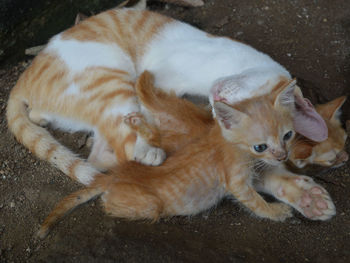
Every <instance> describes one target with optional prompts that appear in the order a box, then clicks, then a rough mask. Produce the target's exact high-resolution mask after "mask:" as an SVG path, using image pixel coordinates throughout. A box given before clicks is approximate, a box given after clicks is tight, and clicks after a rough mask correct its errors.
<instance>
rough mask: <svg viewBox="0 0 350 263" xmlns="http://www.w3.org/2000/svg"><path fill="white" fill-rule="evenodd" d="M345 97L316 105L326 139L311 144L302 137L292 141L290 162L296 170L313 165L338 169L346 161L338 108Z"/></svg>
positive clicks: (343, 133) (346, 155)
mask: <svg viewBox="0 0 350 263" xmlns="http://www.w3.org/2000/svg"><path fill="white" fill-rule="evenodd" d="M345 100H346V97H345V96H342V97H339V98H337V99H334V100H332V101H330V102H328V103H325V104H321V105H317V106H316V110H317V112H318V113H319V114H320V115H321V116H322V118H323V119H324V120H325V122H326V124H327V127H328V138H327V140H325V141H323V142H319V143H317V142H313V141H310V140H307V139H305V138H304V137H302V136H297V137H296V138H295V139H294V144H295V145H294V146H293V149H292V152H291V155H290V161H291V162H292V163H293V164H294V165H295V166H296V167H297V168H304V167H305V166H307V165H310V164H315V165H320V166H324V167H338V166H341V165H342V164H344V163H345V162H346V161H347V160H348V154H347V153H346V152H345V151H344V146H345V141H346V139H347V134H346V132H345V130H344V129H343V128H342V125H341V122H340V120H339V116H340V107H341V106H342V105H343V103H344V102H345Z"/></svg>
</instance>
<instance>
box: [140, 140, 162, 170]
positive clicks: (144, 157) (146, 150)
mask: <svg viewBox="0 0 350 263" xmlns="http://www.w3.org/2000/svg"><path fill="white" fill-rule="evenodd" d="M147 146H148V147H142V148H139V149H136V150H135V154H134V159H135V161H137V162H139V163H142V164H145V165H151V166H158V165H160V164H162V163H163V162H164V160H165V158H166V153H165V151H164V150H163V149H161V148H157V147H152V146H149V145H147Z"/></svg>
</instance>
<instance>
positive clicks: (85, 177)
mask: <svg viewBox="0 0 350 263" xmlns="http://www.w3.org/2000/svg"><path fill="white" fill-rule="evenodd" d="M96 174H98V171H97V169H95V168H94V167H93V166H92V165H90V164H89V163H88V162H84V163H82V164H79V165H78V166H77V167H76V168H75V175H76V177H77V178H78V180H79V182H80V183H82V184H84V185H89V184H90V183H91V182H92V181H93V179H94V177H95V175H96Z"/></svg>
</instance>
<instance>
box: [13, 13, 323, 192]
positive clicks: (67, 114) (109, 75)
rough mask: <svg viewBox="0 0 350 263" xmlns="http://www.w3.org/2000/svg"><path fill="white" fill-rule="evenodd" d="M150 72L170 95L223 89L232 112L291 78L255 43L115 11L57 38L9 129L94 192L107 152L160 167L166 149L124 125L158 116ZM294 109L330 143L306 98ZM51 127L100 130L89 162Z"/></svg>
mask: <svg viewBox="0 0 350 263" xmlns="http://www.w3.org/2000/svg"><path fill="white" fill-rule="evenodd" d="M144 70H149V71H151V72H152V73H153V74H154V75H155V81H156V85H157V87H159V88H161V89H162V90H164V91H166V92H169V91H174V92H175V93H176V95H177V96H181V95H183V94H185V93H189V94H194V95H202V96H206V97H208V96H209V93H210V90H211V89H216V90H218V91H219V92H217V93H216V94H217V97H219V98H221V100H222V101H226V102H228V103H230V104H232V102H237V101H242V100H245V99H249V98H254V97H258V96H261V95H263V94H267V93H269V92H271V91H272V90H273V88H274V87H275V86H276V85H278V83H281V81H282V82H285V81H290V80H291V76H290V74H289V73H288V71H287V70H286V69H285V68H284V67H282V66H281V65H280V64H278V63H277V62H275V61H273V60H272V59H271V58H270V57H269V56H267V55H265V54H262V53H261V52H259V51H257V50H255V49H253V48H252V47H250V46H248V45H245V44H242V43H240V42H237V41H233V40H230V39H229V38H225V37H215V36H212V35H209V34H207V33H205V32H203V31H200V30H198V29H196V28H194V27H192V26H190V25H187V24H185V23H182V22H179V21H176V20H173V19H171V18H168V17H165V16H162V15H159V14H156V13H152V12H148V11H140V10H133V9H118V10H109V11H107V12H104V13H101V14H99V15H96V16H93V17H90V18H87V19H86V20H84V21H82V22H81V23H79V24H77V25H75V26H74V27H72V28H70V29H68V30H66V31H64V32H62V33H60V34H58V35H57V36H55V37H53V38H52V39H51V40H50V42H49V43H48V45H47V46H46V48H45V49H44V50H43V51H42V52H41V53H40V54H39V55H38V56H37V57H36V58H35V59H34V61H33V63H32V64H31V66H30V67H29V68H28V69H27V70H26V71H25V72H24V73H23V74H22V76H21V77H20V79H19V80H18V82H17V84H16V86H15V87H14V89H13V90H12V92H11V94H10V98H9V101H8V107H7V120H8V126H9V128H10V130H11V131H12V132H13V134H14V135H15V137H16V138H17V139H18V140H19V141H20V142H21V143H23V144H24V145H25V146H26V147H27V148H28V149H29V150H30V151H31V152H33V153H34V154H36V155H37V156H38V157H39V158H41V159H45V160H48V161H50V162H51V163H53V164H54V165H55V166H57V167H58V168H59V169H60V170H61V171H63V172H64V173H65V174H67V175H69V176H70V177H71V178H73V179H76V180H78V181H79V182H81V183H83V184H86V185H88V184H89V183H90V182H91V181H92V180H93V176H94V174H96V172H97V169H96V168H98V167H106V166H108V165H109V164H110V160H109V159H110V158H109V156H105V157H106V158H101V154H100V153H101V152H102V156H104V154H106V152H104V151H103V149H104V148H105V146H106V145H109V146H110V147H111V148H112V149H113V152H114V154H115V157H113V158H114V159H116V160H117V161H118V163H122V162H124V161H128V160H137V161H139V162H141V163H143V164H148V165H159V164H160V163H161V162H162V161H163V160H164V159H165V153H164V151H163V150H162V149H161V148H158V147H154V146H151V145H149V144H148V143H147V142H146V141H145V140H144V139H143V138H142V137H140V136H137V135H136V134H135V133H134V132H133V131H132V130H131V129H130V127H128V126H127V125H126V124H125V123H124V122H123V117H124V116H126V115H128V114H129V113H132V112H142V113H143V114H144V115H145V116H146V117H147V116H148V115H149V114H147V112H146V110H145V109H144V107H142V105H139V103H138V99H137V97H136V96H135V91H134V82H135V80H136V79H137V77H138V76H139V75H140V74H141V73H142V72H143V71H144ZM215 99H216V98H215ZM294 103H295V104H296V106H297V107H295V111H294V112H293V118H294V127H295V129H296V131H298V132H299V133H301V134H303V135H305V136H306V137H308V138H310V139H313V140H315V141H322V140H325V139H326V138H327V127H326V125H325V123H324V121H323V120H322V118H321V117H320V116H319V115H318V114H317V113H316V112H315V110H314V108H313V107H312V105H311V104H309V103H307V101H306V100H305V99H304V98H303V96H302V94H301V93H300V92H299V93H295V100H294ZM147 118H148V117H147ZM148 121H150V120H148ZM47 122H50V123H51V124H52V125H53V126H54V127H57V128H60V129H63V130H67V131H77V130H87V131H92V132H93V133H94V138H95V140H94V145H93V148H92V151H91V154H90V156H89V159H88V161H89V162H86V161H85V160H82V159H80V158H78V157H77V156H76V155H75V154H73V153H72V152H70V151H69V150H68V149H66V148H65V147H63V146H62V145H61V144H59V143H58V142H57V141H56V140H55V139H54V138H53V137H52V136H51V135H50V134H49V133H48V132H47V131H46V129H44V128H41V127H39V126H38V124H40V125H43V124H46V123H47ZM107 155H108V154H107ZM113 158H112V159H113Z"/></svg>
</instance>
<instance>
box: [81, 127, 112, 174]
mask: <svg viewBox="0 0 350 263" xmlns="http://www.w3.org/2000/svg"><path fill="white" fill-rule="evenodd" d="M88 162H89V163H91V164H92V165H93V166H94V167H96V168H97V169H99V170H100V171H107V170H109V169H110V168H112V167H114V166H116V165H117V164H118V162H117V158H116V155H115V153H114V152H113V149H112V148H111V147H110V146H109V145H108V143H107V141H106V140H105V139H104V138H103V137H101V136H100V135H99V134H98V133H97V132H95V134H94V137H93V143H92V148H91V152H90V154H89V157H88Z"/></svg>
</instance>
